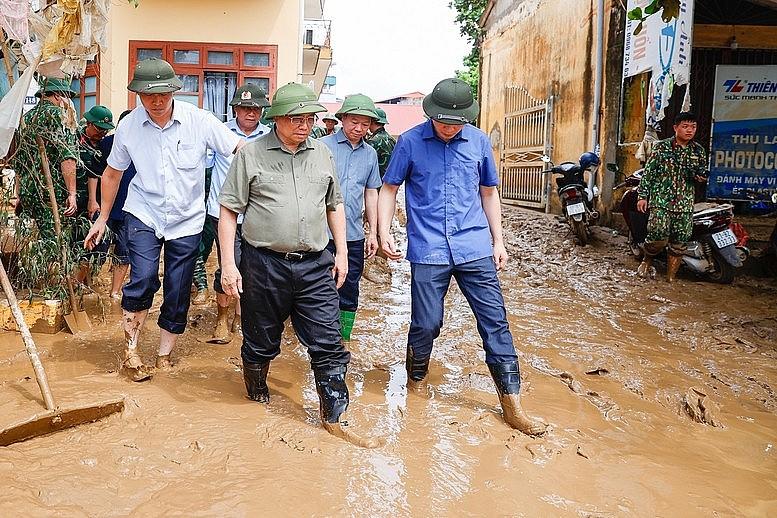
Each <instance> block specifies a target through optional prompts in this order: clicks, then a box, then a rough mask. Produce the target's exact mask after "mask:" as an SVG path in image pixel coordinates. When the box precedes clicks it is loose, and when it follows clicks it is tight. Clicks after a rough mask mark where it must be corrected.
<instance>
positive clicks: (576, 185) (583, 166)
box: [542, 151, 599, 246]
mask: <svg viewBox="0 0 777 518" xmlns="http://www.w3.org/2000/svg"><path fill="white" fill-rule="evenodd" d="M542 160H543V162H545V163H546V164H549V165H550V166H551V167H550V169H548V170H546V171H544V173H545V174H552V175H554V176H555V175H558V177H557V178H556V187H557V192H558V197H559V200H560V201H561V207H562V211H563V214H564V218H565V219H566V220H567V223H569V226H570V228H571V229H572V232H573V233H574V234H575V236H577V240H578V241H579V243H580V245H581V246H585V245H586V244H587V243H588V237H589V228H588V227H589V225H590V223H591V222H592V221H594V220H597V219H599V213H598V212H597V211H596V210H595V209H594V200H595V199H596V198H597V197H598V195H599V188H598V187H596V186H594V187H593V188H592V189H589V188H588V186H587V185H586V181H585V173H586V172H588V174H590V175H593V174H596V170H597V169H598V168H599V157H598V156H597V155H596V153H591V152H589V151H587V152H585V153H583V154H582V155H580V160H578V163H574V162H562V163H561V164H559V165H555V166H554V165H553V163H552V162H551V161H550V158H549V157H547V156H544V157H542Z"/></svg>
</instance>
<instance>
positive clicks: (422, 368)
mask: <svg viewBox="0 0 777 518" xmlns="http://www.w3.org/2000/svg"><path fill="white" fill-rule="evenodd" d="M405 370H407V379H408V380H409V381H414V382H416V383H418V382H419V381H423V379H424V378H425V377H426V374H427V373H428V372H429V358H426V359H424V360H420V359H418V358H414V357H413V348H412V347H410V346H409V345H408V346H407V356H405Z"/></svg>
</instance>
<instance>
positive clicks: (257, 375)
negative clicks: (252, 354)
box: [243, 362, 270, 403]
mask: <svg viewBox="0 0 777 518" xmlns="http://www.w3.org/2000/svg"><path fill="white" fill-rule="evenodd" d="M269 370H270V362H266V363H247V362H243V380H245V383H246V392H248V399H250V400H252V401H258V402H260V403H269V402H270V389H269V388H268V387H267V372H268V371H269Z"/></svg>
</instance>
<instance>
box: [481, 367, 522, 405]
mask: <svg viewBox="0 0 777 518" xmlns="http://www.w3.org/2000/svg"><path fill="white" fill-rule="evenodd" d="M488 370H489V371H490V372H491V377H492V378H493V379H494V384H495V385H496V391H497V393H499V397H500V398H501V397H502V396H503V395H505V394H518V393H519V392H520V391H521V371H520V369H518V362H506V363H489V364H488Z"/></svg>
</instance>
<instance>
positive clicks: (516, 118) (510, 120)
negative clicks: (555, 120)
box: [500, 86, 553, 208]
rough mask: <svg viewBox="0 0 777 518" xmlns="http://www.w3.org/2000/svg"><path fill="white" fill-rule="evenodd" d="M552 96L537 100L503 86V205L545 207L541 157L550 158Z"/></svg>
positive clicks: (547, 180)
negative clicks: (546, 156)
mask: <svg viewBox="0 0 777 518" xmlns="http://www.w3.org/2000/svg"><path fill="white" fill-rule="evenodd" d="M552 115H553V96H552V95H551V96H549V97H548V99H546V100H544V101H541V100H539V99H535V98H534V97H532V96H531V95H529V92H527V91H526V90H524V89H523V88H521V87H520V86H506V87H505V121H504V137H503V139H502V153H501V157H500V158H501V160H500V162H501V164H500V173H501V174H500V176H501V190H502V199H503V200H504V202H505V203H511V204H515V205H522V206H525V207H535V208H545V207H546V206H547V204H548V194H549V190H548V186H549V185H550V177H549V175H544V174H542V171H544V170H545V163H544V162H543V161H542V156H543V155H548V156H550V154H551V151H552V145H551V142H550V135H551V124H552Z"/></svg>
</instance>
